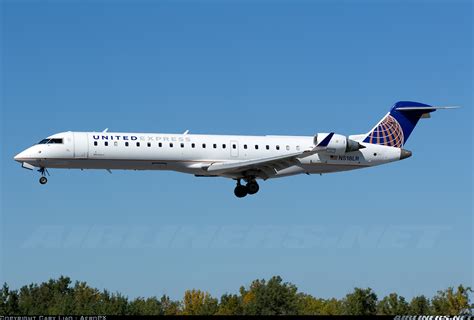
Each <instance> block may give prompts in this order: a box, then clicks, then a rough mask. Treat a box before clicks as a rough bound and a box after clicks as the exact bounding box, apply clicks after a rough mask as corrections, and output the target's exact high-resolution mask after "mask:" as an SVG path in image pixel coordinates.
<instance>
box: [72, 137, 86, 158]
mask: <svg viewBox="0 0 474 320" xmlns="http://www.w3.org/2000/svg"><path fill="white" fill-rule="evenodd" d="M88 154H89V141H88V139H87V133H85V132H74V158H76V159H87V158H88Z"/></svg>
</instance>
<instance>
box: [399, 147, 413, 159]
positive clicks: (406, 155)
mask: <svg viewBox="0 0 474 320" xmlns="http://www.w3.org/2000/svg"><path fill="white" fill-rule="evenodd" d="M410 157H411V151H408V150H405V149H401V151H400V160H403V159H406V158H410Z"/></svg>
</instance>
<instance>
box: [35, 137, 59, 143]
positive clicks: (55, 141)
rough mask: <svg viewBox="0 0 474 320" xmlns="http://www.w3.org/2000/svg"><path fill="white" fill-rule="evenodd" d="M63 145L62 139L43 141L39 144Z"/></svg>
mask: <svg viewBox="0 0 474 320" xmlns="http://www.w3.org/2000/svg"><path fill="white" fill-rule="evenodd" d="M61 143H63V139H62V138H52V139H43V140H41V141H40V142H38V144H61Z"/></svg>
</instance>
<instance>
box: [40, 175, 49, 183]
mask: <svg viewBox="0 0 474 320" xmlns="http://www.w3.org/2000/svg"><path fill="white" fill-rule="evenodd" d="M39 182H40V183H41V184H46V182H48V179H47V178H46V177H41V178H40V180H39Z"/></svg>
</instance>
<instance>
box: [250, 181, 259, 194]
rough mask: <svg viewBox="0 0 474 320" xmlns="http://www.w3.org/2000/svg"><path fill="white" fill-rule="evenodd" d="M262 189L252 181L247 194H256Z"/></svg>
mask: <svg viewBox="0 0 474 320" xmlns="http://www.w3.org/2000/svg"><path fill="white" fill-rule="evenodd" d="M259 189H260V187H259V186H258V183H257V182H256V181H250V182H249V183H247V192H248V194H256V193H257V192H258V190H259Z"/></svg>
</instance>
